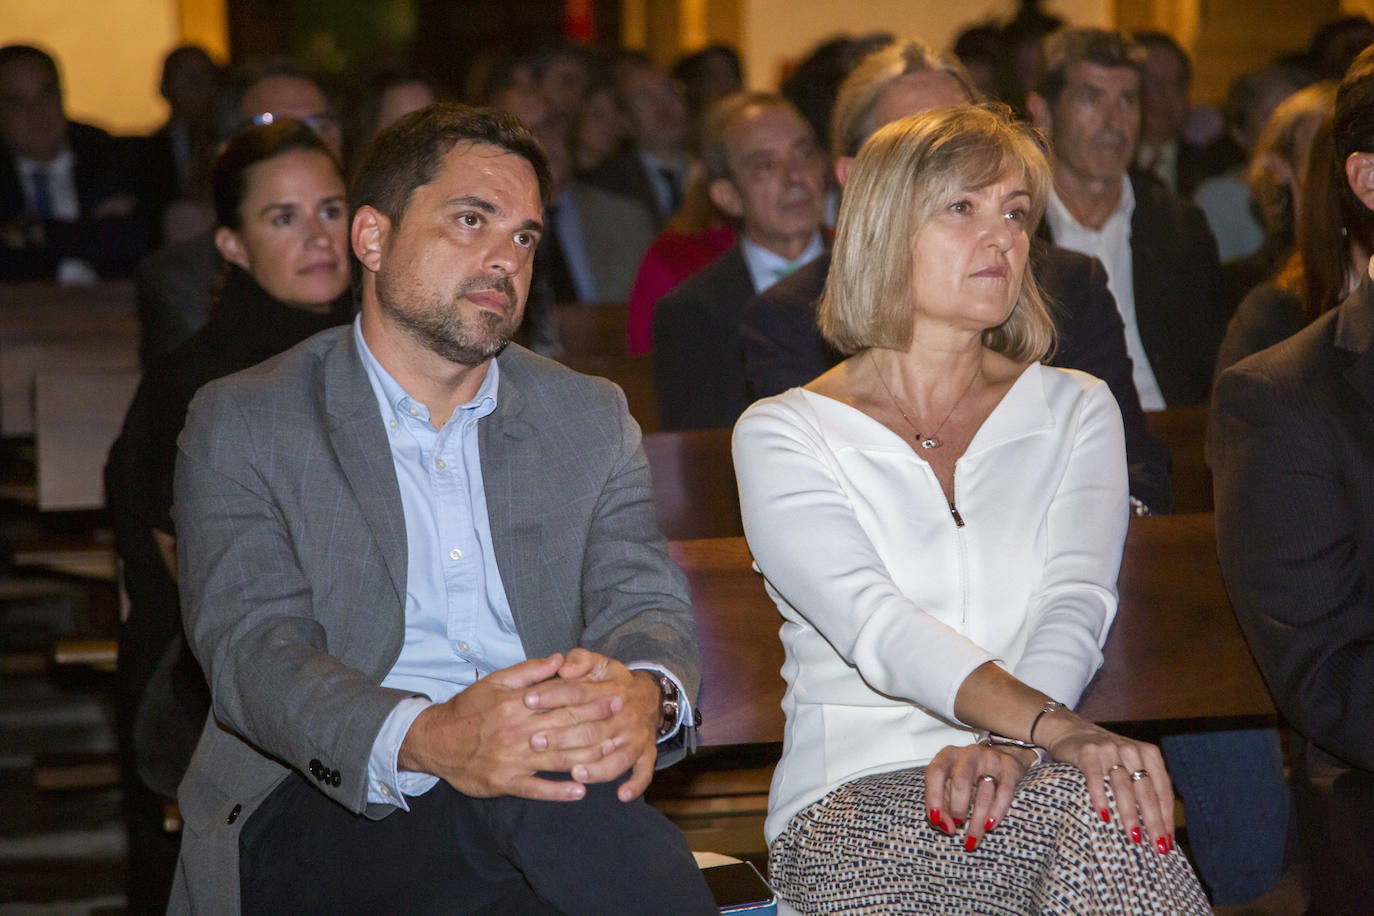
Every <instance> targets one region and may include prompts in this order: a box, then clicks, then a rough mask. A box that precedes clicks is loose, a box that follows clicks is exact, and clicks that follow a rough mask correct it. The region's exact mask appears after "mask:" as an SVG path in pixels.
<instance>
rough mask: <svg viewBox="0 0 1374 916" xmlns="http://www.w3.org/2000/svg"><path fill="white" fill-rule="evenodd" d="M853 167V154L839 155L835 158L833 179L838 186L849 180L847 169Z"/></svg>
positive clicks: (842, 185)
mask: <svg viewBox="0 0 1374 916" xmlns="http://www.w3.org/2000/svg"><path fill="white" fill-rule="evenodd" d="M853 167H854V157H853V156H841V157H840V158H838V159H836V160H835V181H836V182H837V183H838V184H839V186H840V187H844V186H845V182H847V181H849V170H850V169H852V168H853Z"/></svg>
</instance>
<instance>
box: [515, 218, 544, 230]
mask: <svg viewBox="0 0 1374 916" xmlns="http://www.w3.org/2000/svg"><path fill="white" fill-rule="evenodd" d="M520 231H521V232H540V233H542V232H543V231H544V224H543V223H541V222H540V221H539V220H537V219H527V220H525V221H524V222H523V223H521V224H520Z"/></svg>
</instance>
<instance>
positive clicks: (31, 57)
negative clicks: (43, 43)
mask: <svg viewBox="0 0 1374 916" xmlns="http://www.w3.org/2000/svg"><path fill="white" fill-rule="evenodd" d="M25 60H26V61H29V62H31V63H35V64H38V65H39V66H40V67H42V68H44V69H45V70H47V71H48V73H49V74H50V75H51V76H52V81H53V83H55V84H56V85H57V88H58V89H59V90H60V89H61V88H62V74H61V73H59V72H58V70H57V61H56V60H54V59H53V56H52V55H51V54H49V53H48V52H47V51H44V50H43V49H42V48H35V47H34V46H33V45H5V46H4V47H3V48H0V70H3V69H4V68H6V67H8V66H9V65H10V64H12V63H16V62H18V61H25Z"/></svg>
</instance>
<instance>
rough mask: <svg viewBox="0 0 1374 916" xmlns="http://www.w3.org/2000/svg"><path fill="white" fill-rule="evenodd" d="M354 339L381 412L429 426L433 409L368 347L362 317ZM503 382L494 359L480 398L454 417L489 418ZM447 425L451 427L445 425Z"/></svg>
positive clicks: (460, 408)
mask: <svg viewBox="0 0 1374 916" xmlns="http://www.w3.org/2000/svg"><path fill="white" fill-rule="evenodd" d="M353 338H354V340H355V341H356V342H357V344H358V355H359V356H360V357H362V361H363V368H364V369H365V370H367V380H368V382H369V383H371V385H372V393H373V394H374V395H375V396H376V398H377V409H378V410H379V411H380V412H381V415H382V416H383V417H384V418H386V419H387V420H395V421H397V422H400V421H403V420H405V419H408V418H410V417H414V418H415V419H417V420H421V421H423V422H425V423H428V422H429V419H430V418H429V408H428V407H426V406H425V405H424V404H421V403H420V402H419V401H417V400H415V399H414V398H413V397H411V396H410V395H409V394H408V393H407V392H406V390H405V389H404V388H402V387H401V383H400V382H398V381H396V379H394V378H392V376H391V373H390V372H387V371H386V369H385V368H384V367H383V366H382V364H381V363H379V362H378V361H377V357H375V356H373V355H372V351H371V350H369V349H368V347H367V341H366V340H364V339H363V316H362V315H361V314H359V315H358V317H357V318H355V319H353ZM500 380H501V370H500V368H499V366H498V364H497V361H496V360H495V359H493V360H492V361H491V362H490V363H488V364H487V374H486V377H485V378H483V379H482V385H481V387H479V388H478V389H477V394H476V395H474V396H473V398H472V400H471V401H468V402H467V403H466V404H460V405H458V407H457V408H456V409H455V410H454V411H453V416H457V415H458V414H459V413H460V412H463V411H471V412H472V413H473V415H474V416H475V417H476V418H478V419H481V418H482V417H485V416H487V415H489V414H490V413H491V412H492V411H494V410H495V409H496V392H497V388H498V386H499V384H500ZM449 419H450V420H451V419H452V417H450V418H449ZM445 425H447V424H445Z"/></svg>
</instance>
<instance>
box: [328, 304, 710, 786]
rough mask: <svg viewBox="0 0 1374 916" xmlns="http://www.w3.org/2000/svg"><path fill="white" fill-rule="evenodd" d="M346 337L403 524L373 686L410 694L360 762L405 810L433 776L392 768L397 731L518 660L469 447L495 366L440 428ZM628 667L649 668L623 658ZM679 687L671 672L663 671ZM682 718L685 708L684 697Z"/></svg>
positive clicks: (490, 394) (488, 400) (484, 412)
mask: <svg viewBox="0 0 1374 916" xmlns="http://www.w3.org/2000/svg"><path fill="white" fill-rule="evenodd" d="M353 333H354V337H355V339H356V341H357V345H358V353H359V355H360V356H361V357H362V362H363V366H364V368H365V370H366V372H367V378H368V381H369V382H370V383H371V385H372V391H373V393H374V394H375V395H376V397H377V406H378V409H379V411H380V413H381V417H382V419H383V421H384V422H385V423H386V428H387V440H388V441H389V442H390V444H391V457H392V463H393V465H394V466H395V469H396V480H397V483H398V484H399V485H400V491H401V505H402V508H403V511H404V513H405V528H406V555H407V557H406V602H405V616H406V625H405V641H404V643H403V645H402V647H401V654H400V656H399V657H398V658H397V659H396V663H395V665H393V666H392V669H391V672H390V673H389V674H388V675H387V676H386V677H385V678H384V679H383V680H382V686H384V687H394V688H397V689H399V690H409V691H413V693H414V695H413V696H410V697H407V698H406V699H404V700H402V701H401V702H400V703H399V704H397V706H396V708H395V709H393V710H392V711H391V715H390V716H388V717H387V719H386V721H385V722H384V723H383V724H382V728H381V731H380V732H378V734H377V738H376V740H375V741H374V742H373V746H372V754H371V757H370V759H369V761H368V801H369V802H370V803H372V804H391V805H396V806H397V807H400V808H404V809H407V810H409V806H408V805H407V804H406V803H405V800H404V796H406V795H422V794H424V793H425V792H428V791H429V790H430V789H431V788H433V786H434V784H435V783H436V782H438V777H436V776H432V775H430V774H428V773H415V772H409V771H404V772H403V771H400V770H399V769H398V767H397V763H396V758H397V754H398V753H399V751H400V748H401V742H402V741H403V740H404V739H405V736H406V732H408V731H409V730H410V726H411V725H412V724H413V723H414V721H415V718H416V717H417V716H419V715H420V713H421V712H423V711H424V710H425V709H427V708H428V707H429V706H431V705H434V704H439V703H444V702H447V701H448V700H450V699H452V698H453V697H454V696H455V695H457V694H458V693H459V692H460V691H462V690H463V689H465V688H467V687H470V686H471V685H472V684H473V683H474V682H476V681H477V680H478V679H479V678H482V677H485V676H486V675H488V674H491V673H492V672H494V671H499V670H501V669H503V668H509V667H510V666H512V665H515V664H518V663H520V662H522V661H524V660H525V658H526V655H525V650H524V646H523V645H522V644H521V642H520V635H519V633H518V632H517V631H516V629H515V618H514V616H513V615H512V614H511V609H510V603H509V601H508V600H507V598H506V591H505V587H504V585H503V584H502V581H501V571H500V569H499V568H498V566H497V564H496V554H495V551H494V550H493V548H492V539H491V523H490V521H489V519H488V517H487V501H486V491H485V490H484V489H483V482H482V462H481V455H480V452H479V450H478V435H477V434H478V429H477V425H478V422H479V421H480V420H481V419H482V418H484V417H487V416H489V415H490V414H491V413H492V411H494V410H495V409H496V392H497V389H498V386H499V384H500V376H501V373H500V367H499V366H498V365H497V362H496V361H495V360H492V361H491V363H490V364H489V367H488V369H487V374H486V377H485V378H484V379H483V380H482V385H481V387H480V388H479V389H478V391H477V394H476V396H475V397H474V398H473V399H472V400H471V401H469V402H467V403H466V404H461V405H459V406H458V407H457V408H455V409H454V411H453V414H452V415H451V416H450V417H449V418H448V420H447V421H446V422H445V423H444V424H443V426H442V427H441V428H440V429H435V428H434V427H433V426H432V425H431V424H430V414H429V409H428V408H427V407H425V405H424V404H421V403H420V402H419V401H416V400H415V399H414V398H412V397H411V396H410V395H409V394H407V393H406V391H405V389H403V388H402V387H401V385H400V383H398V382H397V381H396V380H395V379H394V378H392V376H391V374H390V373H388V372H387V371H386V369H384V368H382V365H381V364H380V363H379V362H377V359H376V357H374V356H373V355H372V352H371V350H369V349H368V347H367V343H366V341H365V340H364V339H363V334H362V322H361V318H358V319H355V320H354V324H353ZM629 667H631V668H636V667H638V668H650V669H653V670H659V669H658V667H657V666H654V665H648V664H631V665H630V666H629ZM664 673H665V674H667V675H668V676H669V677H670V678H673V680H674V682H675V683H678V689H679V692H682V690H681V683H680V682H678V681H677V678H676V677H674V675H673V674H672V673H671V672H664ZM682 705H683V707H684V708H683V710H682V711H681V713H680V715H679V725H680V724H681V722H682V720H683V718H685V716H686V715H687V714H690V709H688V708H687V704H686V703H684V704H682Z"/></svg>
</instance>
